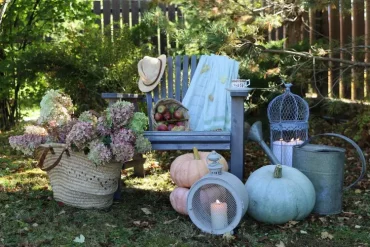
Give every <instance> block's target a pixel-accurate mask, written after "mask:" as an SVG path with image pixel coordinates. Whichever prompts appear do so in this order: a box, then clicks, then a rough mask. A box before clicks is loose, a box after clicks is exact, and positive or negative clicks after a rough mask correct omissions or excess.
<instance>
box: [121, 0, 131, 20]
mask: <svg viewBox="0 0 370 247" xmlns="http://www.w3.org/2000/svg"><path fill="white" fill-rule="evenodd" d="M121 6H122V19H123V23H125V24H127V25H128V26H131V25H130V3H129V0H122V1H121Z"/></svg>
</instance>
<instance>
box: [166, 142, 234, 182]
mask: <svg viewBox="0 0 370 247" xmlns="http://www.w3.org/2000/svg"><path fill="white" fill-rule="evenodd" d="M209 154H210V152H199V151H198V149H197V148H195V147H194V148H193V153H187V154H183V155H180V156H178V157H177V158H176V159H175V160H174V161H173V162H172V164H171V167H170V175H171V178H172V180H173V182H174V183H175V184H176V185H177V186H179V187H185V188H190V187H191V186H192V185H193V184H194V183H195V182H196V181H198V180H199V179H200V178H201V177H203V176H204V175H206V174H208V173H209V170H208V163H209V162H208V161H207V157H208V155H209ZM218 162H219V163H220V164H222V165H223V170H224V171H227V170H228V169H229V167H228V165H227V161H226V160H225V158H224V157H221V159H220V160H219V161H218Z"/></svg>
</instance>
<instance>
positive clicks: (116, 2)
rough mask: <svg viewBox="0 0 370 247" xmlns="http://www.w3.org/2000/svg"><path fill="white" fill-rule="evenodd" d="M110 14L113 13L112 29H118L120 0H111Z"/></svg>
mask: <svg viewBox="0 0 370 247" xmlns="http://www.w3.org/2000/svg"><path fill="white" fill-rule="evenodd" d="M112 14H113V22H114V26H113V27H114V29H119V28H120V24H119V21H120V20H121V18H120V14H121V6H120V0H112Z"/></svg>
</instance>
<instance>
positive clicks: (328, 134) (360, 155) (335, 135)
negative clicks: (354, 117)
mask: <svg viewBox="0 0 370 247" xmlns="http://www.w3.org/2000/svg"><path fill="white" fill-rule="evenodd" d="M318 136H333V137H339V138H341V139H343V140H345V141H347V142H349V143H350V144H351V145H352V146H353V147H354V148H355V149H356V151H357V153H358V156H359V157H360V160H361V163H362V170H361V175H360V176H359V177H358V178H357V180H356V181H355V182H353V183H352V184H351V185H349V186H347V187H346V188H344V190H348V189H349V188H351V187H353V186H354V185H356V184H357V183H358V182H359V181H360V180H361V179H362V178H363V177H364V176H365V173H366V160H365V156H364V153H363V152H362V150H361V148H360V147H359V146H358V145H357V144H356V143H355V142H354V141H352V140H351V139H349V138H348V137H346V136H343V135H340V134H335V133H325V134H319V135H315V136H312V137H311V138H310V139H308V140H306V141H305V142H304V143H302V144H300V145H299V147H303V146H304V145H306V144H308V143H309V142H310V141H311V140H313V139H316V137H318Z"/></svg>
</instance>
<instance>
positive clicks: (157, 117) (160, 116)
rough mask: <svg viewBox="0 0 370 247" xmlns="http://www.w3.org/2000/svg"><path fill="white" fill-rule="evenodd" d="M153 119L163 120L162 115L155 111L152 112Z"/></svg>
mask: <svg viewBox="0 0 370 247" xmlns="http://www.w3.org/2000/svg"><path fill="white" fill-rule="evenodd" d="M154 119H155V121H161V120H163V115H162V114H160V113H159V112H157V113H156V114H154Z"/></svg>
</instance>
